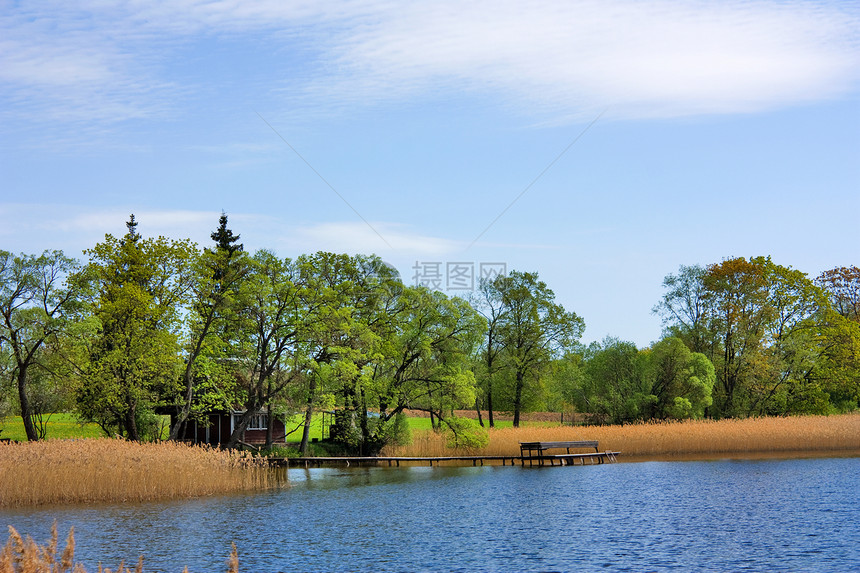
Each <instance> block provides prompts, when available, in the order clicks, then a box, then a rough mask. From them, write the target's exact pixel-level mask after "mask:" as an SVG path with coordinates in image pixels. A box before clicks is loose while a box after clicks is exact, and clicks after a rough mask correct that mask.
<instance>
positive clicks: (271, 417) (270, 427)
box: [266, 404, 275, 448]
mask: <svg viewBox="0 0 860 573" xmlns="http://www.w3.org/2000/svg"><path fill="white" fill-rule="evenodd" d="M267 410H268V411H267V412H266V447H267V448H271V447H272V442H273V441H274V432H275V414H274V413H273V412H272V405H271V404H269V407H268V409H267Z"/></svg>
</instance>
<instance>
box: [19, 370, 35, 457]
mask: <svg viewBox="0 0 860 573" xmlns="http://www.w3.org/2000/svg"><path fill="white" fill-rule="evenodd" d="M18 400H19V402H20V404H21V419H22V420H23V422H24V431H25V432H27V440H28V441H30V442H36V441H38V440H39V433H38V432H37V431H36V426H35V425H34V424H33V412H32V409H31V408H30V400H29V398H27V366H26V365H22V364H18Z"/></svg>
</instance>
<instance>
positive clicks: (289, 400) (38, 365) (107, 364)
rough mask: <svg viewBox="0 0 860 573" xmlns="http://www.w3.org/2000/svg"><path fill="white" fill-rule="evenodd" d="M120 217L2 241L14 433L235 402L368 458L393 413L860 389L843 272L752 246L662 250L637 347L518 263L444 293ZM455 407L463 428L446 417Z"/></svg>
mask: <svg viewBox="0 0 860 573" xmlns="http://www.w3.org/2000/svg"><path fill="white" fill-rule="evenodd" d="M137 225H138V223H137V221H136V220H135V218H134V216H133V215H132V216H131V217H130V219H129V221H128V222H127V223H126V226H127V232H126V234H125V235H124V236H122V237H113V236H111V235H106V236H105V239H104V241H102V242H100V243H98V244H97V245H95V246H94V247H93V248H91V249H89V250H87V251H85V255H86V258H87V260H86V262H83V263H82V262H79V261H76V260H74V259H72V258H69V257H67V256H65V255H64V254H63V253H62V252H61V251H46V252H45V253H43V254H41V255H26V254H21V255H13V254H12V253H8V252H5V251H0V314H2V325H0V369H2V374H3V378H2V383H3V387H2V390H0V414H4V413H8V412H9V411H13V410H14V411H17V412H18V413H19V414H20V415H21V417H22V419H23V422H24V427H25V431H26V433H27V437H28V439H30V440H37V439H40V438H43V437H44V435H45V418H44V417H45V416H46V415H47V414H48V413H50V412H55V411H69V410H73V411H75V412H76V413H77V414H78V416H79V417H80V418H81V419H82V420H86V421H91V422H95V423H96V424H98V425H99V426H100V427H101V428H102V429H103V430H104V432H105V433H106V434H108V435H119V436H123V437H126V438H128V439H132V440H147V439H153V438H154V437H156V436H161V435H163V432H165V431H166V432H168V436H169V438H170V439H177V438H179V437H181V436H182V435H183V433H184V428H185V427H186V426H187V425H188V424H189V423H191V422H205V420H206V419H207V418H206V416H207V414H208V413H209V412H213V411H230V410H236V411H239V412H242V414H241V416H240V417H239V418H238V421H237V423H236V424H235V430H234V432H233V434H232V435H231V436H230V440H229V443H230V445H232V446H235V445H237V444H239V443H240V442H241V441H242V440H243V438H244V432H245V430H246V429H247V427H248V424H249V423H250V422H251V421H252V420H253V419H255V417H256V416H259V415H261V414H263V415H267V416H269V417H270V418H273V417H275V416H280V417H282V418H286V417H287V416H291V417H294V416H295V415H297V414H300V415H301V419H302V420H303V423H302V424H301V426H299V427H297V428H296V430H297V431H298V430H301V431H302V440H301V443H302V450H303V451H307V448H308V439H309V429H310V422H311V416H312V414H313V413H314V412H316V411H320V410H323V409H325V410H332V411H334V412H335V424H334V426H335V428H334V433H333V438H334V439H336V440H337V441H339V442H341V443H342V444H343V445H344V446H345V447H347V448H349V449H351V450H353V451H356V452H360V453H363V454H373V453H376V452H378V451H379V450H380V449H381V448H382V447H383V446H384V445H385V444H387V443H389V442H391V441H392V440H397V439H399V438H400V436H401V435H402V428H403V412H404V410H407V409H410V410H423V411H425V412H428V413H429V415H430V418H431V421H432V424H433V426H434V428H437V429H440V430H442V429H446V430H447V431H449V432H451V433H452V435H453V436H454V438H455V441H457V443H474V442H473V441H474V440H476V439H477V440H480V439H481V436H482V435H483V436H485V432H484V433H483V434H482V431H481V429H480V427H483V426H485V425H489V426H493V425H494V424H495V419H494V416H495V415H496V414H497V413H498V412H499V411H505V412H513V417H514V425H515V426H518V425H519V423H520V417H521V413H522V412H525V411H530V410H551V411H567V412H571V411H576V412H580V413H582V414H584V415H585V416H586V417H587V419H588V420H589V421H591V422H594V423H624V422H630V421H638V420H650V419H684V418H702V417H712V418H722V417H742V416H755V415H784V414H796V413H830V412H842V411H849V410H853V409H856V408H857V407H858V402H860V317H858V310H860V269H858V268H856V267H846V268H838V269H833V270H831V271H827V272H825V273H822V275H820V276H819V277H817V278H816V279H815V280H811V279H809V278H808V277H807V276H806V275H805V274H804V273H801V272H800V271H797V270H794V269H791V268H790V267H783V266H780V265H777V264H775V263H773V262H772V261H771V260H770V258H767V257H758V258H750V259H745V258H731V259H726V260H724V261H722V262H720V263H715V264H712V265H709V266H705V267H702V266H689V267H688V266H681V267H680V269H679V271H678V273H677V274H671V275H669V276H667V277H666V279H665V280H664V285H663V286H664V288H665V293H664V295H663V297H662V299H661V300H660V301H659V302H658V304H657V305H656V306H655V308H654V312H655V313H658V314H659V315H660V316H661V317H662V319H663V323H664V332H663V336H662V338H661V339H660V340H659V341H657V342H655V343H654V344H652V345H651V346H650V347H647V348H642V349H639V348H637V347H636V345H635V344H633V343H630V342H625V341H622V340H618V339H615V338H607V339H605V340H603V341H602V342H599V343H592V344H590V345H583V344H582V343H581V342H580V339H581V337H582V334H583V331H584V329H585V323H584V321H583V320H582V318H581V317H579V316H577V315H576V314H575V313H573V312H570V311H567V310H565V309H564V308H563V307H562V306H561V305H559V304H558V303H556V302H555V296H554V293H553V291H552V290H551V289H550V288H549V287H548V286H547V285H546V284H545V283H544V282H543V281H541V280H540V279H539V277H538V275H537V274H536V273H529V272H518V271H512V272H511V273H509V274H507V275H503V276H498V277H494V278H492V279H483V280H481V281H480V282H479V285H478V288H477V289H476V290H475V291H474V292H473V293H472V294H471V295H470V296H469V297H468V299H463V298H458V297H451V298H449V297H448V296H446V295H445V294H443V293H441V292H438V291H430V290H428V289H426V288H423V287H417V286H409V285H405V284H403V282H402V281H401V280H400V278H399V276H398V274H397V272H396V271H395V270H394V269H392V268H391V267H389V266H388V265H386V264H385V263H384V262H383V261H382V260H381V259H379V258H378V257H376V256H365V255H356V256H348V255H342V254H334V253H325V252H319V253H315V254H312V255H301V256H299V257H297V258H295V259H289V258H287V259H284V258H280V257H278V256H277V255H275V254H274V253H273V252H271V251H269V250H265V249H262V250H258V251H256V252H255V253H253V254H251V253H247V252H246V251H245V250H244V247H243V245H242V244H241V243H239V239H240V237H239V236H238V235H235V234H234V233H233V232H232V231H231V230H230V229H229V227H228V218H227V215H226V214H222V215H221V217H220V219H219V222H218V227H217V228H216V230H215V231H214V232H213V233H212V234H211V238H212V244H211V245H210V246H208V247H206V248H202V249H201V248H199V247H198V246H196V245H195V244H193V243H192V242H191V241H189V240H171V239H166V238H163V237H157V238H145V237H142V236H141V235H140V234H139V233H138V231H137ZM467 408H474V409H475V410H476V411H477V418H478V423H477V424H473V423H472V422H471V421H467V420H463V419H460V418H457V417H456V416H455V415H454V411H455V410H458V409H467ZM4 409H5V410H6V412H3V410H4ZM483 412H486V413H487V415H486V419H485V418H484V416H483V415H482V413H483ZM166 413H169V414H170V420H171V423H170V427H169V428H162V427H160V424H161V423H162V420H164V419H165V417H164V416H163V414H166ZM479 426H480V427H479ZM267 427H268V432H269V436H268V442H269V443H271V442H272V439H273V437H272V428H273V427H274V424H272V423H271V419H270V423H269V424H268V425H267ZM461 440H462V441H461ZM470 440H472V441H470Z"/></svg>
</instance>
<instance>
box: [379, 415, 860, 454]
mask: <svg viewBox="0 0 860 573" xmlns="http://www.w3.org/2000/svg"><path fill="white" fill-rule="evenodd" d="M567 440H598V441H599V442H600V449H601V450H604V451H605V450H612V451H620V452H621V453H622V455H623V456H624V458H625V459H628V458H630V457H632V458H665V457H685V456H687V457H702V456H710V455H720V456H723V455H725V456H728V457H731V456H753V455H768V454H789V453H791V454H799V453H811V454H815V453H818V454H828V453H833V454H839V453H853V454H860V413H853V414H842V415H836V416H797V417H785V418H748V419H744V420H720V421H713V420H698V421H683V422H649V423H642V424H629V425H624V426H555V427H525V428H500V429H495V430H490V443H489V445H487V447H485V448H479V449H470V450H468V453H469V454H471V455H488V456H493V455H495V456H510V455H519V451H520V446H519V443H520V442H552V441H567ZM445 442H446V438H445V436H444V435H440V434H437V433H434V432H432V431H427V432H416V433H415V435H414V436H413V439H412V443H411V444H409V445H404V446H396V447H389V448H387V449H386V450H385V451H384V453H385V455H391V456H445V455H451V450H450V449H449V448H446V446H445ZM464 453H465V451H464Z"/></svg>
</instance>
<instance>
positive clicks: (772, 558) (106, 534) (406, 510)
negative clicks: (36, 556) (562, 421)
mask: <svg viewBox="0 0 860 573" xmlns="http://www.w3.org/2000/svg"><path fill="white" fill-rule="evenodd" d="M858 473H860V459H858V458H846V459H811V460H782V461H772V460H767V461H758V460H756V461H718V462H683V463H680V462H674V463H668V462H650V463H639V464H607V465H598V466H583V467H580V466H577V467H554V468H531V469H530V468H520V467H513V468H512V467H510V466H508V467H498V466H493V467H490V466H485V467H459V468H457V467H441V468H440V467H433V468H430V467H426V466H422V467H401V468H388V467H380V468H368V467H361V468H312V469H291V470H289V480H290V487H288V488H284V489H281V490H278V491H271V492H266V493H262V494H254V495H250V494H245V495H235V496H227V497H218V498H208V499H199V500H192V501H184V502H169V503H148V504H134V505H111V506H99V507H75V508H43V509H38V510H16V511H3V512H0V521H2V522H5V523H6V524H11V525H14V526H15V527H16V528H18V529H19V531H21V532H27V533H30V534H31V535H33V536H34V537H35V538H36V539H42V540H44V539H46V538H47V536H48V534H49V531H50V526H51V523H52V522H53V520H54V519H55V518H56V519H57V520H58V523H59V527H60V531H61V534H62V535H64V534H65V532H66V531H67V530H68V528H69V527H70V526H75V531H76V540H77V543H78V545H77V548H78V558H79V559H80V560H82V561H83V562H84V563H85V565H87V567H88V568H89V569H91V570H92V569H95V568H96V564H97V562H98V561H99V560H101V561H102V563H103V564H104V565H107V566H110V567H112V568H113V567H115V566H116V564H118V563H119V561H120V559H125V560H126V562H128V561H135V560H136V559H137V556H138V555H139V554H141V553H142V554H144V555H145V560H146V561H145V564H146V570H147V571H159V570H160V571H179V570H181V568H182V566H184V565H188V566H189V569H190V570H192V571H222V570H224V563H225V559H226V557H227V555H228V553H229V551H230V543H231V541H235V542H236V545H237V546H238V548H239V556H240V568H241V570H242V571H255V572H256V571H260V572H262V571H270V572H273V571H287V570H302V571H344V570H349V571H377V570H393V571H421V570H427V571H553V570H555V571H570V570H574V569H576V570H598V569H609V570H619V569H628V570H643V569H647V570H669V569H682V570H687V569H691V568H692V569H697V570H712V571H736V570H754V571H797V570H803V571H810V570H821V571H851V570H860V505H858V501H857V492H858V490H860V488H858V485H860V484H858V479H860V478H858Z"/></svg>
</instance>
